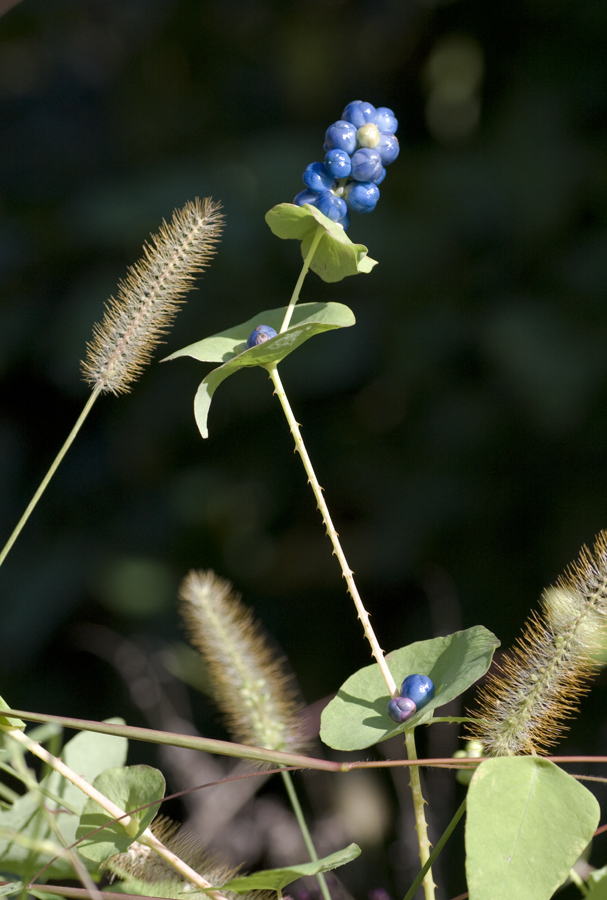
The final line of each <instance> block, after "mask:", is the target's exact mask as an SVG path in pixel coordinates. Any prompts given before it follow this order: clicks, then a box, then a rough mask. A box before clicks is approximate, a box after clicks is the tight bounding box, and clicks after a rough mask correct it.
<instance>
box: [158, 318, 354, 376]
mask: <svg viewBox="0 0 607 900" xmlns="http://www.w3.org/2000/svg"><path fill="white" fill-rule="evenodd" d="M286 311H287V307H286V306H279V307H278V308H277V309H264V311H263V312H260V313H257V315H255V316H253V318H252V319H247V321H246V322H241V323H240V325H234V326H233V327H232V328H228V329H226V331H220V332H219V333H218V334H213V335H211V337H208V338H203V339H202V340H201V341H196V343H195V344H188V346H187V347H182V348H181V350H176V351H175V353H171V355H170V356H167V357H166V358H165V359H163V360H162V362H168V361H169V360H171V359H177V357H178V356H191V357H193V358H194V359H197V360H199V361H200V362H220V363H226V362H229V361H230V360H231V359H233V358H234V357H235V356H237V355H239V354H242V353H243V352H245V351H246V352H248V353H250V354H254V353H255V352H256V351H259V350H262V351H263V349H264V348H265V347H267V346H268V345H269V344H270V341H266V343H265V344H261V345H260V346H259V347H254V348H252V349H251V350H248V351H247V338H248V337H249V335H250V334H251V332H252V331H253V329H254V328H256V327H257V326H258V325H269V326H270V327H271V328H273V329H274V330H275V331H279V330H280V326H281V325H282V323H283V319H284V317H285V313H286ZM355 322H356V319H355V318H354V313H353V312H352V310H351V309H349V308H348V307H347V306H344V304H343V303H298V304H297V306H296V307H295V309H294V310H293V316H292V318H291V324H290V327H289V328H287V330H286V331H285V332H284V334H288V333H289V332H290V331H291V329H293V328H296V327H298V326H300V325H324V326H325V327H324V328H323V329H321V330H322V331H329V330H330V329H332V328H347V327H348V326H350V325H354V323H355ZM314 333H316V332H314ZM279 336H280V335H279ZM308 337H312V335H308ZM271 340H272V341H276V338H272V339H271ZM285 355H286V354H285ZM252 358H254V357H252ZM281 359H282V357H281ZM249 365H259V363H252V362H251V363H249Z"/></svg>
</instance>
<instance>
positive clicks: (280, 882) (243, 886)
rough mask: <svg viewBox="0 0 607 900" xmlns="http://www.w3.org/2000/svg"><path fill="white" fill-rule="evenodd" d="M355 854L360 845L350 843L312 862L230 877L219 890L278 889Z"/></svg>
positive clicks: (348, 860) (326, 869)
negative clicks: (342, 848)
mask: <svg viewBox="0 0 607 900" xmlns="http://www.w3.org/2000/svg"><path fill="white" fill-rule="evenodd" d="M357 856H360V847H359V846H358V845H357V844H350V845H349V846H348V847H346V848H345V849H344V850H338V851H337V852H336V853H331V854H330V855H329V856H325V857H324V858H323V859H318V860H315V861H314V862H307V863H301V864H300V865H297V866H285V867H284V868H282V869H265V870H264V871H262V872H255V873H254V874H253V875H242V876H241V877H239V878H232V879H231V880H230V881H228V882H226V883H225V884H223V885H221V888H219V890H222V891H223V890H226V891H234V892H235V893H237V894H246V893H247V892H248V891H264V890H265V891H278V890H282V888H284V887H286V886H287V885H288V884H290V883H291V882H292V881H295V880H296V879H297V878H301V877H302V876H303V875H318V873H319V872H328V871H329V870H330V869H337V868H338V867H339V866H345V864H346V863H349V862H352V860H353V859H356V857H357Z"/></svg>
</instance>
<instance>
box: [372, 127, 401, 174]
mask: <svg viewBox="0 0 607 900" xmlns="http://www.w3.org/2000/svg"><path fill="white" fill-rule="evenodd" d="M375 149H376V151H377V152H378V153H379V155H380V156H381V161H382V163H383V164H384V166H389V165H390V163H391V162H394V160H395V159H396V157H397V156H398V154H399V152H400V146H399V143H398V138H397V137H395V136H394V135H393V134H388V133H387V132H384V133H382V134H380V136H379V141H378V143H377V146H376V147H375Z"/></svg>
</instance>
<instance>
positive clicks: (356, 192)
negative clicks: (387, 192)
mask: <svg viewBox="0 0 607 900" xmlns="http://www.w3.org/2000/svg"><path fill="white" fill-rule="evenodd" d="M348 188H349V189H348ZM348 188H347V189H348V193H347V195H346V202H347V204H348V206H349V207H350V209H353V210H354V212H357V213H370V212H373V210H374V209H375V207H376V205H377V201H378V200H379V188H378V187H377V186H376V185H375V184H371V182H370V181H360V182H359V183H358V184H357V183H356V182H354V183H353V184H352V186H351V187H349V186H348Z"/></svg>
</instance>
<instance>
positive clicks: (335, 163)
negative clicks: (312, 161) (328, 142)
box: [325, 149, 352, 178]
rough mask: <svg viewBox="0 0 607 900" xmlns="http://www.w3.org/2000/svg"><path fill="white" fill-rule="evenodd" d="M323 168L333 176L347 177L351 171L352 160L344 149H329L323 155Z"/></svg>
mask: <svg viewBox="0 0 607 900" xmlns="http://www.w3.org/2000/svg"><path fill="white" fill-rule="evenodd" d="M325 169H326V170H327V172H328V173H329V175H332V176H333V178H347V177H348V175H349V174H350V172H351V171H352V161H351V160H350V157H349V156H348V154H347V153H346V151H345V150H337V149H334V150H329V152H328V153H327V155H326V156H325Z"/></svg>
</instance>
